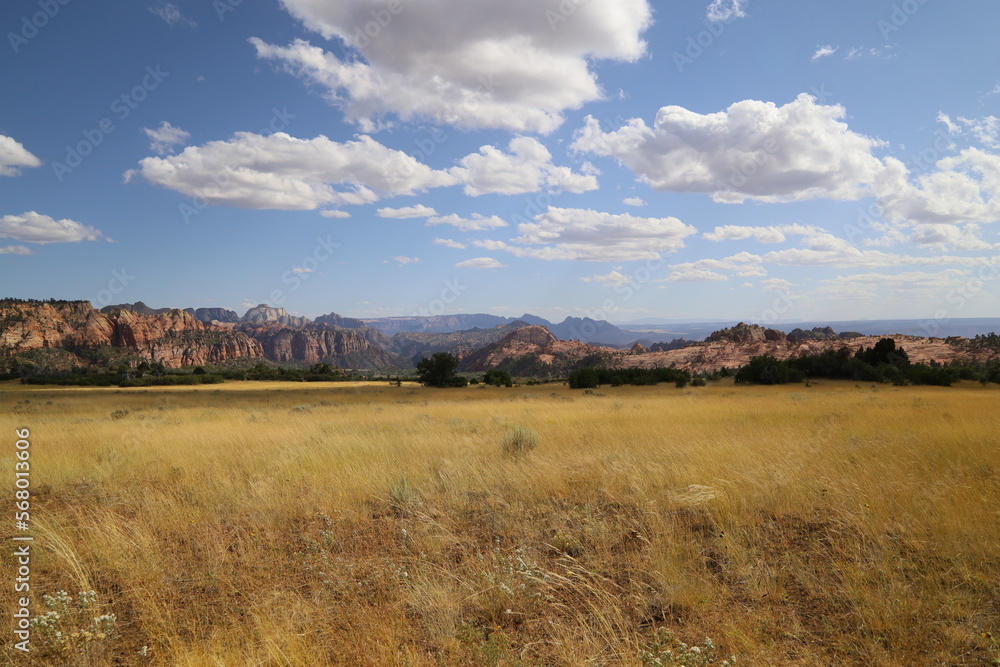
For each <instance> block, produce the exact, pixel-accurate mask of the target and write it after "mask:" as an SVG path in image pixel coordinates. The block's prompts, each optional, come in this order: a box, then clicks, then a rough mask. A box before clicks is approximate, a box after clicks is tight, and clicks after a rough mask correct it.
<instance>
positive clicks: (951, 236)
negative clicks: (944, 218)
mask: <svg viewBox="0 0 1000 667" xmlns="http://www.w3.org/2000/svg"><path fill="white" fill-rule="evenodd" d="M980 231H981V228H980V226H979V225H974V224H968V225H949V224H925V225H917V226H916V227H914V230H913V235H912V236H911V237H909V239H908V240H910V241H912V242H913V243H916V244H918V245H924V246H930V247H931V248H932V249H934V250H939V251H944V250H993V249H997V248H1000V244H996V243H987V242H986V241H984V240H983V239H982V238H981V236H980Z"/></svg>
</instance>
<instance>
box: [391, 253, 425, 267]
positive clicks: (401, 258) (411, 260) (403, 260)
mask: <svg viewBox="0 0 1000 667" xmlns="http://www.w3.org/2000/svg"><path fill="white" fill-rule="evenodd" d="M392 259H394V260H395V261H396V262H398V263H399V265H400V266H406V265H407V264H416V263H417V262H419V261H420V258H419V257H407V256H406V255H393V257H392Z"/></svg>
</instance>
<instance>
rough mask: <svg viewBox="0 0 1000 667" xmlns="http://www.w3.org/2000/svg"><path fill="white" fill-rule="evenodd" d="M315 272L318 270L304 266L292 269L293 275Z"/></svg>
mask: <svg viewBox="0 0 1000 667" xmlns="http://www.w3.org/2000/svg"><path fill="white" fill-rule="evenodd" d="M314 271H316V269H307V268H305V267H304V266H297V267H295V268H294V269H292V273H298V274H303V273H313V272H314Z"/></svg>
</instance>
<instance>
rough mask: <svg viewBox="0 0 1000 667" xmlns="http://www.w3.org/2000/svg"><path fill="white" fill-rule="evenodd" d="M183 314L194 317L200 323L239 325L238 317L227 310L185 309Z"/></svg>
mask: <svg viewBox="0 0 1000 667" xmlns="http://www.w3.org/2000/svg"><path fill="white" fill-rule="evenodd" d="M184 312H186V313H191V314H192V315H194V317H195V319H196V320H199V321H201V322H226V323H234V324H235V323H239V322H240V316H239V315H237V314H236V312H235V311H232V310H229V309H227V308H198V309H195V308H185V309H184Z"/></svg>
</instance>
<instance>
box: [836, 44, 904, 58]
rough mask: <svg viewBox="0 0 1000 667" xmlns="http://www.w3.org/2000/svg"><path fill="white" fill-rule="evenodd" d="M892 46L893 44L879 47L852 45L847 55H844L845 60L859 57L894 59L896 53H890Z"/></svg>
mask: <svg viewBox="0 0 1000 667" xmlns="http://www.w3.org/2000/svg"><path fill="white" fill-rule="evenodd" d="M892 48H893V47H892V46H891V45H887V46H884V47H882V48H878V49H876V48H868V47H864V46H852V47H851V48H850V49H849V50H848V51H847V55H845V56H844V60H857V59H858V58H880V59H882V60H892V59H893V58H895V57H896V55H895V54H893V53H890V52H891V51H892Z"/></svg>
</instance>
